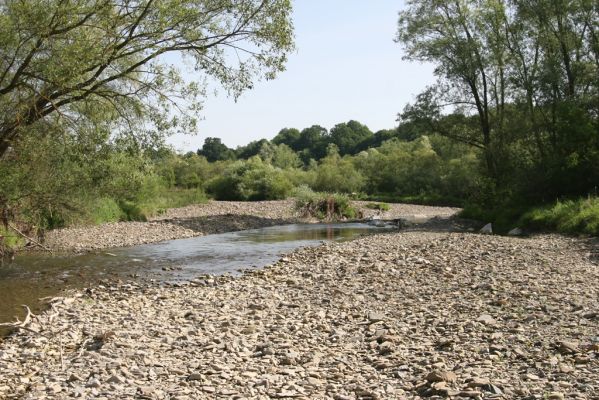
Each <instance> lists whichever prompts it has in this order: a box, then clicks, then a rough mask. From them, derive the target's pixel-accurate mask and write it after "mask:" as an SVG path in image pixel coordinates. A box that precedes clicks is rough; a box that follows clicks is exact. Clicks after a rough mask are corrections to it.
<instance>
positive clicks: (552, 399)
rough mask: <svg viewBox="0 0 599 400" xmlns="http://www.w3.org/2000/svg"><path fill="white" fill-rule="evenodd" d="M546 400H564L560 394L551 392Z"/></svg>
mask: <svg viewBox="0 0 599 400" xmlns="http://www.w3.org/2000/svg"><path fill="white" fill-rule="evenodd" d="M545 398H546V399H547V400H564V399H565V396H564V394H563V393H560V392H551V393H549V394H547V396H546V397H545Z"/></svg>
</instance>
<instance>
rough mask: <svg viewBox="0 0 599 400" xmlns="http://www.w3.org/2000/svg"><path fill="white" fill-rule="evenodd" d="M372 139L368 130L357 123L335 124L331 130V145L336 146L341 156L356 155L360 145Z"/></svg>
mask: <svg viewBox="0 0 599 400" xmlns="http://www.w3.org/2000/svg"><path fill="white" fill-rule="evenodd" d="M372 138H373V135H372V132H371V131H370V129H368V127H367V126H366V125H362V124H361V123H359V122H358V121H353V120H352V121H349V122H348V123H341V124H337V125H335V126H334V127H333V128H332V129H331V143H334V144H336V145H337V147H338V148H339V154H341V155H345V154H354V153H356V151H357V149H358V148H359V146H360V144H361V143H363V142H367V141H369V140H371V139H372Z"/></svg>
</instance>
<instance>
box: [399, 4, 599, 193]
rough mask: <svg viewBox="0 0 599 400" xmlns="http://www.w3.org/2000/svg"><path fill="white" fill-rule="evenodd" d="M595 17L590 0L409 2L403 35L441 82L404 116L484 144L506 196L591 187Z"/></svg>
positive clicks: (597, 101)
mask: <svg viewBox="0 0 599 400" xmlns="http://www.w3.org/2000/svg"><path fill="white" fill-rule="evenodd" d="M598 21H599V8H597V5H596V2H592V1H587V0H566V1H553V0H514V1H509V2H505V1H501V0H484V1H474V0H452V1H448V0H423V1H414V0H412V1H408V3H407V8H406V9H404V10H403V11H402V12H400V18H399V24H398V34H397V38H396V39H397V41H398V42H400V43H402V45H403V47H404V49H405V50H406V55H405V58H406V59H409V60H418V61H426V62H431V63H433V64H434V65H435V74H436V75H437V77H438V80H437V83H436V84H434V85H433V86H431V87H429V88H428V89H427V90H426V91H425V92H423V93H421V94H420V95H419V96H418V98H417V100H416V102H415V104H413V105H409V106H407V107H406V108H405V109H404V112H403V113H402V114H401V118H402V120H404V121H410V122H412V123H415V124H416V125H417V126H422V127H425V129H426V130H427V131H429V132H431V133H439V134H442V135H444V136H447V137H450V138H452V139H455V140H458V141H461V142H463V143H466V144H469V145H471V146H474V147H477V148H479V149H481V150H482V154H483V159H484V161H485V166H486V175H487V176H488V177H490V178H491V181H492V182H491V185H490V186H491V187H493V186H494V187H503V189H505V193H508V194H509V193H513V192H514V190H517V191H518V192H520V194H523V193H527V195H528V196H530V197H535V198H539V196H540V194H543V193H544V194H550V196H551V197H554V196H559V195H564V194H583V193H588V192H589V191H590V190H592V188H593V186H595V185H596V183H595V184H594V183H593V182H597V180H599V174H598V170H597V168H596V165H597V164H598V163H599V79H598V78H597V77H598V76H599V51H598V50H599V45H598V43H599V42H598V39H597V38H598V35H597V32H598V31H599V22H598ZM541 200H542V197H541Z"/></svg>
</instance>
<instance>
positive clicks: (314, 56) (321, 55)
mask: <svg viewBox="0 0 599 400" xmlns="http://www.w3.org/2000/svg"><path fill="white" fill-rule="evenodd" d="M402 7H403V1H401V2H397V1H390V0H384V1H378V2H376V3H372V4H371V3H368V4H365V3H363V2H360V1H358V0H349V1H347V0H346V1H343V0H333V1H329V2H327V3H326V4H316V3H315V2H297V1H294V11H293V21H294V25H295V41H296V47H297V50H296V51H295V52H294V53H292V54H290V55H289V60H288V62H287V64H286V70H285V71H283V72H282V73H280V74H279V75H278V76H277V77H276V78H275V79H274V80H271V81H260V82H257V83H256V85H255V86H254V88H253V89H252V90H248V91H246V92H245V93H243V94H242V95H241V96H240V98H239V99H238V101H237V102H235V101H234V99H233V98H230V97H227V96H226V95H225V94H224V93H219V94H218V95H217V96H214V95H211V96H208V97H207V98H206V99H205V101H204V108H203V110H202V111H201V112H200V118H202V119H201V120H200V121H199V122H198V129H197V131H198V134H197V135H189V134H188V135H182V134H178V135H174V136H171V137H169V138H167V140H166V143H167V144H169V145H171V146H173V148H174V149H175V150H177V151H180V152H183V153H185V152H188V151H196V150H197V149H199V148H201V147H202V145H203V143H204V139H205V138H206V137H217V138H220V139H221V141H222V143H224V144H226V145H227V147H229V148H233V149H234V148H237V147H239V146H245V145H247V144H248V143H250V142H252V141H256V140H260V139H268V140H271V139H272V138H273V137H274V136H276V134H277V133H278V132H279V131H280V130H281V129H283V128H297V129H299V130H300V131H301V130H302V129H304V128H307V127H310V126H312V125H320V126H323V127H324V128H326V129H327V130H329V131H330V129H331V128H332V127H333V126H334V125H336V124H338V123H342V122H348V121H350V120H356V121H359V122H360V123H362V124H364V125H366V126H368V128H369V129H370V130H371V131H372V132H376V131H379V130H381V129H392V128H395V127H397V126H398V123H397V114H398V113H399V112H400V111H401V110H402V109H403V107H404V106H405V105H406V104H407V103H409V102H411V101H413V99H414V96H415V95H417V94H418V93H420V92H421V91H422V90H423V89H424V88H425V87H426V86H427V85H428V84H430V83H432V82H433V81H434V76H433V67H432V66H431V65H428V64H421V63H413V62H407V61H404V60H402V56H403V52H402V49H401V45H400V44H398V43H395V42H394V40H393V39H394V37H395V33H396V30H397V18H398V12H399V11H400V10H401V8H402ZM325 15H334V16H335V17H334V18H329V17H325Z"/></svg>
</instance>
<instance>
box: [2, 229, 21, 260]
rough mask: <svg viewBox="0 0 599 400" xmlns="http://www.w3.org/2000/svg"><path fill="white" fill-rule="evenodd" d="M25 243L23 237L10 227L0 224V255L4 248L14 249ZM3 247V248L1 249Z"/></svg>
mask: <svg viewBox="0 0 599 400" xmlns="http://www.w3.org/2000/svg"><path fill="white" fill-rule="evenodd" d="M24 245H25V239H23V237H22V236H20V235H18V234H17V233H16V232H15V231H13V230H12V229H8V228H5V227H4V226H2V225H0V255H2V254H4V250H8V251H14V250H16V249H19V248H21V247H23V246H24ZM3 249H4V250H3Z"/></svg>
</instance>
